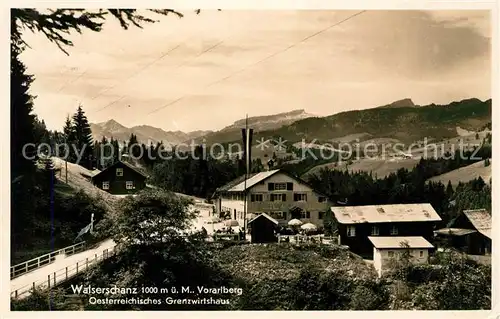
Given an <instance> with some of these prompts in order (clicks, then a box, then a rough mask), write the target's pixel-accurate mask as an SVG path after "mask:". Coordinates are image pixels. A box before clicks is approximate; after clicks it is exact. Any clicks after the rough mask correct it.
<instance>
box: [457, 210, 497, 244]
mask: <svg viewBox="0 0 500 319" xmlns="http://www.w3.org/2000/svg"><path fill="white" fill-rule="evenodd" d="M463 213H464V215H465V216H466V217H467V219H469V221H470V222H471V224H472V225H473V226H474V228H476V229H477V231H478V232H480V233H481V234H483V235H484V236H486V237H488V238H490V239H491V214H490V213H489V212H488V211H487V210H486V209H474V210H464V211H463Z"/></svg>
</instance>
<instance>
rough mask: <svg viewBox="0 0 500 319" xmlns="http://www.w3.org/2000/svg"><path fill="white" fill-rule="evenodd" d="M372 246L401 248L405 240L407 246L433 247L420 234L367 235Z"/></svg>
mask: <svg viewBox="0 0 500 319" xmlns="http://www.w3.org/2000/svg"><path fill="white" fill-rule="evenodd" d="M368 239H369V240H370V241H371V242H372V244H373V246H374V247H375V248H377V249H379V248H382V249H383V248H392V249H394V248H403V247H402V245H401V243H403V242H406V243H407V244H408V246H409V248H434V246H433V245H432V244H431V243H429V242H428V241H427V240H426V239H425V238H424V237H420V236H389V237H379V236H368Z"/></svg>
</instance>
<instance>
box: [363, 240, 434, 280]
mask: <svg viewBox="0 0 500 319" xmlns="http://www.w3.org/2000/svg"><path fill="white" fill-rule="evenodd" d="M368 240H370V242H371V243H372V245H373V266H374V267H375V270H377V273H378V275H379V276H382V274H383V273H384V272H385V271H386V270H388V269H389V267H390V264H391V262H392V261H393V260H394V259H397V258H399V257H401V255H402V253H403V252H405V251H408V252H409V254H410V256H411V259H410V261H411V262H412V263H414V264H425V263H427V262H428V260H429V250H430V249H433V248H434V246H433V245H432V244H431V243H429V242H428V241H427V240H426V239H425V238H424V237H421V236H390V237H379V236H369V237H368Z"/></svg>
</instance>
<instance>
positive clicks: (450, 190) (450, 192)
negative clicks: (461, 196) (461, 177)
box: [446, 181, 453, 198]
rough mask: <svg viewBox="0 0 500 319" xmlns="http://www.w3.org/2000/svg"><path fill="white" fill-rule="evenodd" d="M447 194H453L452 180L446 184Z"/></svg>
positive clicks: (448, 195)
mask: <svg viewBox="0 0 500 319" xmlns="http://www.w3.org/2000/svg"><path fill="white" fill-rule="evenodd" d="M446 196H447V197H448V198H451V197H452V196H453V186H452V185H451V181H448V185H446Z"/></svg>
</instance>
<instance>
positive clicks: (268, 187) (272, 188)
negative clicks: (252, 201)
mask: <svg viewBox="0 0 500 319" xmlns="http://www.w3.org/2000/svg"><path fill="white" fill-rule="evenodd" d="M267 190H270V191H273V190H274V183H268V184H267Z"/></svg>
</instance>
